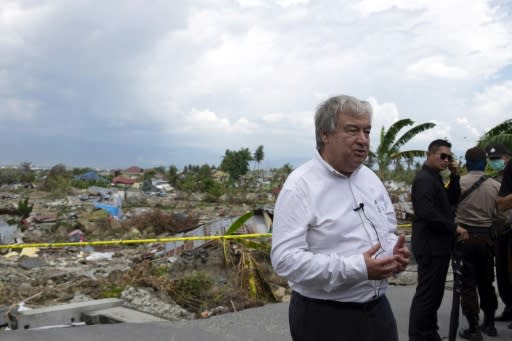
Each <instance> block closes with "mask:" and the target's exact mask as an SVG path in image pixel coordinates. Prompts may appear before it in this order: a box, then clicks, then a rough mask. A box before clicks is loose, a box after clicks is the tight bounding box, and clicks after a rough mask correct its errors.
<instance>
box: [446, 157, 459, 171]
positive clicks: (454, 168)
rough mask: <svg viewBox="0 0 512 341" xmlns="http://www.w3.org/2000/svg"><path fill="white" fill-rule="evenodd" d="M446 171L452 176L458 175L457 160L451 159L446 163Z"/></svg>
mask: <svg viewBox="0 0 512 341" xmlns="http://www.w3.org/2000/svg"><path fill="white" fill-rule="evenodd" d="M448 169H449V170H450V172H451V173H452V174H459V163H458V162H457V160H455V159H453V160H452V161H450V162H449V163H448Z"/></svg>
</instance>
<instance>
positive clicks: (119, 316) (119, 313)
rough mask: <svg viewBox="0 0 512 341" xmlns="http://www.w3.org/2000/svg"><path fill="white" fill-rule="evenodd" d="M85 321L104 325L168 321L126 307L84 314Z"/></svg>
mask: <svg viewBox="0 0 512 341" xmlns="http://www.w3.org/2000/svg"><path fill="white" fill-rule="evenodd" d="M83 321H85V322H86V323H87V324H104V323H143V322H163V321H167V320H164V319H161V318H159V317H156V316H154V315H151V314H147V313H143V312H140V311H137V310H133V309H130V308H126V307H113V308H107V309H101V310H94V311H91V312H87V313H84V316H83Z"/></svg>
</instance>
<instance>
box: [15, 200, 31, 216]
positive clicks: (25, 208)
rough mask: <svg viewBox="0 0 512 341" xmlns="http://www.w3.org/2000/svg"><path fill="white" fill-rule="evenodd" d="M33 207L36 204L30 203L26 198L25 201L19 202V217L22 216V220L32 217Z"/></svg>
mask: <svg viewBox="0 0 512 341" xmlns="http://www.w3.org/2000/svg"><path fill="white" fill-rule="evenodd" d="M33 207H34V204H29V203H28V198H26V199H25V200H20V201H18V208H17V212H18V215H20V216H21V218H22V219H25V218H28V217H30V213H31V212H32V208H33Z"/></svg>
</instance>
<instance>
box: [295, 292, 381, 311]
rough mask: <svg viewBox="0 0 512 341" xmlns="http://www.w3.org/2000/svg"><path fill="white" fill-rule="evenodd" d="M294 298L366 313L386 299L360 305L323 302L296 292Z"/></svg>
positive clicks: (373, 300)
mask: <svg viewBox="0 0 512 341" xmlns="http://www.w3.org/2000/svg"><path fill="white" fill-rule="evenodd" d="M292 296H295V297H296V298H298V299H300V300H302V301H305V302H313V303H318V304H323V305H328V306H331V307H336V308H345V309H354V310H364V311H368V310H371V309H373V308H374V307H375V306H376V305H377V304H379V303H380V302H382V301H383V298H384V295H382V296H379V297H375V298H374V299H371V300H369V301H368V302H363V303H359V302H340V301H331V300H322V299H319V298H311V297H306V296H302V295H301V294H299V293H298V292H296V291H293V292H292Z"/></svg>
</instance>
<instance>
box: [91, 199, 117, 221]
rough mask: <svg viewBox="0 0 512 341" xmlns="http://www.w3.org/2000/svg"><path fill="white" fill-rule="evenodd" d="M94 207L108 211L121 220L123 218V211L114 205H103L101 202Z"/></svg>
mask: <svg viewBox="0 0 512 341" xmlns="http://www.w3.org/2000/svg"><path fill="white" fill-rule="evenodd" d="M94 207H95V208H101V209H103V210H105V211H107V212H108V213H109V214H110V215H111V216H113V217H115V218H120V216H121V210H120V209H119V207H116V206H114V205H108V204H103V203H100V202H95V203H94Z"/></svg>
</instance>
